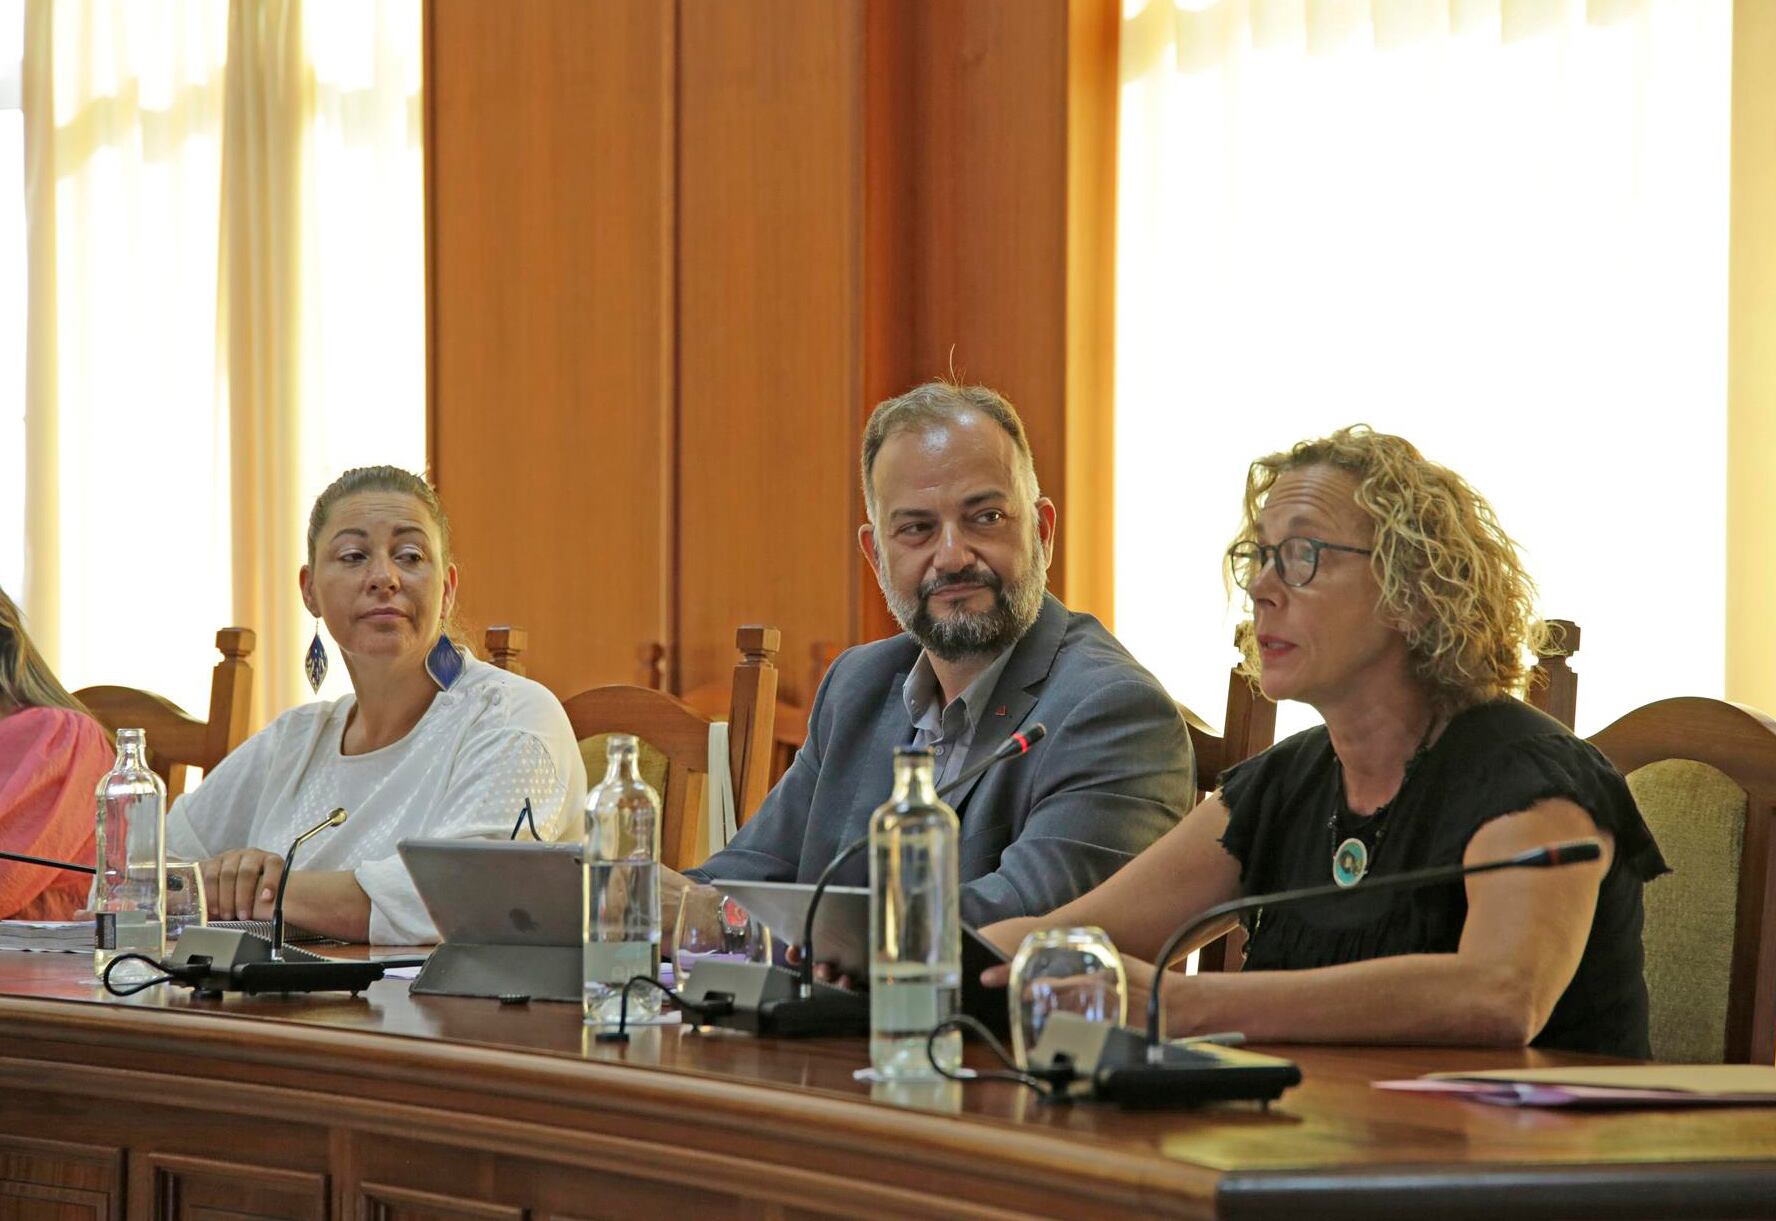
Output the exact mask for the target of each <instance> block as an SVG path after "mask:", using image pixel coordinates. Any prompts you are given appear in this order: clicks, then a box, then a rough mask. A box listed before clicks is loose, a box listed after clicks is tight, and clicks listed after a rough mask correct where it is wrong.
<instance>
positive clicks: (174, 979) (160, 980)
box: [99, 953, 209, 996]
mask: <svg viewBox="0 0 1776 1221" xmlns="http://www.w3.org/2000/svg"><path fill="white" fill-rule="evenodd" d="M120 962H145V963H147V964H148V965H149V966H151V967H153V968H154V969H155V970H156V971H159V972H161V974H159V975H156V976H154V977H153V978H152V979H144V980H139V981H137V982H136V983H133V984H129V985H127V986H122V987H120V986H118V985H116V984H114V983H112V982H111V972H112V970H113V969H114V968H115V967H116V966H117V964H118V963H120ZM208 970H209V964H208V963H207V962H201V963H193V964H190V965H188V966H182V967H170V966H168V965H167V964H166V963H164V962H161V961H160V960H159V959H157V958H150V957H148V955H146V954H135V953H129V954H119V955H118V956H117V957H115V958H113V959H112V960H111V961H110V962H108V963H106V964H105V969H104V971H102V972H101V973H100V975H99V982H100V983H101V984H104V985H105V991H107V992H109V993H110V994H111V995H112V996H134V995H135V994H136V993H138V992H146V991H147V990H148V989H149V988H152V987H154V986H156V985H157V984H195V983H196V982H197V981H198V980H200V979H202V978H203V977H204V973H205V972H206V971H208Z"/></svg>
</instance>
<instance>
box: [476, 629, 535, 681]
mask: <svg viewBox="0 0 1776 1221" xmlns="http://www.w3.org/2000/svg"><path fill="white" fill-rule="evenodd" d="M481 640H482V643H483V644H484V645H485V646H486V648H487V660H489V661H491V662H492V663H493V664H494V665H496V666H498V667H499V668H500V669H502V670H509V671H511V672H512V673H513V674H523V673H525V672H526V671H525V669H524V662H523V660H522V658H523V656H524V651H525V650H526V649H528V648H530V633H529V632H527V631H525V630H524V629H523V628H521V627H512V626H511V625H510V624H505V623H502V624H499V625H497V626H495V627H490V628H488V629H487V632H486V634H485V635H484V636H482V638H481Z"/></svg>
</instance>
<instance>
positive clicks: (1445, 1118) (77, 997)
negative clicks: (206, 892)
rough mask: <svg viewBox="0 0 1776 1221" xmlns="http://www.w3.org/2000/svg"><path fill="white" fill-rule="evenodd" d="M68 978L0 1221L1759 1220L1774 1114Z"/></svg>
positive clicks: (12, 991)
mask: <svg viewBox="0 0 1776 1221" xmlns="http://www.w3.org/2000/svg"><path fill="white" fill-rule="evenodd" d="M89 972H90V964H88V963H86V962H85V961H83V960H81V959H78V958H75V957H73V956H57V955H31V954H4V955H0V1211H4V1210H5V1208H6V1204H5V1201H6V1200H8V1199H9V1198H10V1197H20V1196H23V1197H24V1198H30V1199H38V1198H41V1194H40V1193H41V1192H42V1191H46V1190H49V1191H55V1190H60V1188H59V1187H56V1186H55V1184H57V1183H63V1182H74V1181H79V1182H81V1183H91V1182H96V1181H98V1180H103V1179H105V1177H106V1175H107V1174H109V1175H110V1178H111V1180H112V1181H114V1182H113V1185H114V1187H115V1189H116V1193H117V1194H116V1195H115V1197H106V1196H105V1192H104V1191H102V1190H99V1189H98V1188H92V1189H90V1191H89V1188H88V1187H81V1188H80V1189H79V1190H80V1191H88V1192H89V1196H90V1198H91V1199H94V1200H98V1199H101V1198H107V1199H112V1200H113V1202H115V1201H116V1200H123V1199H125V1198H126V1194H125V1192H124V1186H123V1185H124V1183H125V1182H126V1181H127V1184H128V1191H127V1201H128V1213H129V1215H131V1216H157V1215H172V1214H173V1213H174V1212H181V1211H184V1210H187V1209H188V1208H190V1207H192V1206H194V1204H195V1202H197V1201H200V1200H209V1199H211V1198H221V1196H218V1195H217V1194H216V1193H221V1195H226V1194H227V1192H228V1191H231V1190H235V1189H237V1188H238V1189H242V1190H244V1189H245V1188H246V1187H248V1186H250V1187H251V1188H252V1191H253V1192H255V1193H261V1194H260V1195H254V1196H253V1197H252V1198H254V1199H261V1197H262V1203H263V1205H264V1207H263V1209H258V1208H255V1209H248V1210H246V1211H249V1212H253V1211H260V1212H261V1213H262V1215H268V1216H269V1215H276V1216H290V1215H317V1216H327V1217H340V1218H345V1217H348V1216H349V1217H359V1216H363V1217H396V1216H405V1215H410V1214H412V1213H414V1212H423V1213H425V1214H427V1215H463V1216H513V1217H530V1216H535V1217H539V1218H540V1217H545V1216H562V1217H567V1216H593V1215H612V1214H617V1213H629V1214H631V1215H634V1210H638V1209H641V1208H651V1207H673V1208H679V1209H682V1208H684V1207H685V1206H686V1205H687V1204H689V1205H692V1206H698V1207H705V1208H722V1209H729V1210H736V1211H737V1212H738V1213H739V1214H740V1215H744V1216H753V1215H760V1214H762V1213H773V1212H777V1211H778V1210H781V1209H787V1210H789V1211H791V1212H795V1213H798V1214H799V1213H802V1212H807V1213H813V1214H825V1215H831V1214H856V1213H859V1212H873V1213H894V1214H922V1215H950V1216H1003V1215H1010V1214H1028V1215H1048V1216H1056V1215H1088V1214H1097V1213H1102V1212H1105V1211H1107V1210H1112V1209H1115V1210H1125V1211H1136V1210H1138V1211H1140V1212H1144V1213H1166V1214H1173V1215H1186V1216H1205V1217H1206V1216H1215V1215H1240V1216H1289V1215H1300V1213H1301V1212H1302V1210H1303V1208H1304V1204H1303V1200H1304V1199H1311V1200H1312V1201H1313V1202H1314V1203H1313V1207H1314V1208H1316V1209H1320V1210H1328V1209H1331V1210H1336V1209H1337V1208H1338V1206H1339V1205H1340V1202H1342V1203H1344V1204H1350V1205H1352V1206H1353V1208H1354V1207H1355V1206H1356V1205H1357V1204H1358V1203H1361V1204H1362V1208H1361V1209H1358V1210H1357V1211H1353V1212H1350V1213H1348V1214H1347V1215H1358V1212H1361V1211H1369V1212H1373V1211H1374V1210H1376V1209H1378V1208H1381V1207H1384V1206H1385V1207H1410V1208H1411V1210H1412V1211H1414V1212H1421V1213H1422V1212H1428V1211H1431V1210H1433V1208H1434V1210H1435V1211H1436V1212H1437V1213H1438V1214H1439V1215H1444V1216H1461V1215H1473V1216H1487V1217H1489V1218H1490V1219H1492V1221H1496V1216H1497V1215H1498V1212H1499V1210H1500V1208H1502V1207H1504V1206H1506V1205H1507V1204H1508V1205H1509V1207H1510V1208H1511V1210H1512V1215H1513V1217H1514V1218H1515V1217H1517V1216H1559V1215H1573V1214H1574V1213H1575V1211H1577V1212H1591V1211H1592V1208H1591V1205H1593V1204H1601V1203H1603V1202H1604V1201H1606V1200H1607V1201H1609V1205H1608V1207H1607V1209H1606V1210H1604V1212H1605V1213H1606V1215H1608V1216H1610V1217H1612V1218H1629V1217H1635V1216H1656V1215H1660V1214H1661V1212H1664V1213H1669V1212H1670V1211H1672V1207H1673V1202H1674V1201H1679V1200H1681V1202H1682V1203H1681V1207H1682V1208H1684V1209H1686V1210H1687V1211H1689V1212H1691V1213H1692V1214H1694V1215H1700V1214H1703V1213H1706V1214H1708V1215H1745V1216H1750V1215H1758V1210H1759V1209H1763V1210H1767V1208H1768V1205H1769V1202H1770V1201H1771V1200H1776V1123H1772V1122H1771V1115H1770V1113H1769V1112H1768V1111H1764V1112H1758V1111H1755V1110H1740V1109H1731V1110H1720V1111H1708V1112H1700V1111H1698V1112H1685V1113H1682V1114H1667V1113H1644V1112H1636V1113H1614V1114H1607V1115H1575V1114H1566V1113H1548V1112H1543V1113H1528V1112H1523V1111H1514V1110H1505V1109H1499V1108H1492V1107H1486V1106H1480V1105H1476V1104H1472V1103H1464V1102H1460V1101H1453V1100H1449V1099H1441V1098H1421V1097H1416V1096H1403V1095H1399V1094H1389V1093H1385V1092H1383V1091H1377V1090H1374V1089H1372V1088H1371V1086H1370V1082H1372V1081H1374V1080H1378V1079H1388V1078H1398V1077H1404V1076H1412V1075H1416V1074H1419V1073H1423V1072H1431V1071H1446V1070H1455V1069H1479V1068H1489V1067H1490V1068H1509V1067H1520V1066H1527V1065H1556V1064H1561V1063H1571V1062H1574V1061H1575V1060H1576V1059H1577V1058H1575V1057H1559V1056H1548V1055H1543V1054H1541V1053H1536V1052H1522V1051H1491V1052H1485V1051H1481V1052H1476V1051H1458V1050H1450V1049H1430V1048H1410V1049H1377V1048H1279V1049H1266V1050H1273V1051H1276V1052H1277V1053H1278V1054H1282V1055H1286V1056H1288V1057H1289V1058H1290V1059H1292V1060H1294V1061H1296V1062H1297V1063H1298V1064H1299V1065H1300V1066H1301V1068H1302V1072H1303V1075H1304V1081H1303V1083H1302V1085H1301V1086H1299V1087H1297V1088H1296V1089H1294V1090H1291V1091H1290V1092H1289V1093H1288V1094H1286V1095H1285V1096H1284V1097H1283V1099H1282V1100H1281V1101H1280V1102H1278V1103H1276V1104H1274V1105H1273V1106H1272V1107H1271V1108H1270V1109H1269V1110H1268V1111H1260V1110H1259V1109H1257V1108H1255V1107H1251V1106H1245V1105H1233V1106H1223V1107H1214V1108H1208V1109H1205V1110H1202V1111H1198V1112H1171V1113H1161V1114H1141V1113H1128V1112H1121V1111H1116V1110H1112V1109H1109V1108H1102V1107H1096V1106H1091V1105H1087V1104H1076V1105H1073V1106H1054V1105H1047V1104H1044V1103H1042V1102H1040V1101H1039V1100H1038V1099H1037V1098H1036V1097H1035V1096H1034V1095H1032V1094H1031V1093H1030V1092H1029V1091H1027V1090H1023V1089H1021V1088H1018V1087H1016V1086H1012V1085H1007V1084H999V1083H991V1084H985V1083H983V1084H978V1085H973V1086H968V1087H966V1088H965V1087H961V1086H933V1087H915V1088H907V1089H903V1090H899V1091H893V1092H890V1091H888V1090H886V1089H884V1087H880V1086H878V1087H875V1089H874V1091H873V1092H872V1088H871V1087H870V1086H868V1085H865V1084H861V1083H858V1082H857V1081H855V1080H853V1078H852V1072H853V1070H855V1069H856V1068H858V1067H860V1066H861V1065H862V1064H864V1063H865V1061H866V1059H867V1052H866V1049H865V1047H864V1044H863V1042H862V1041H861V1040H815V1041H807V1042H801V1041H797V1042H773V1041H767V1040H757V1039H753V1038H749V1037H746V1036H743V1035H737V1034H731V1033H719V1032H717V1033H699V1032H697V1031H695V1030H692V1029H688V1028H684V1027H676V1026H668V1027H648V1028H644V1029H640V1030H637V1031H636V1032H635V1037H634V1039H633V1040H632V1042H631V1043H630V1044H628V1045H627V1046H614V1045H608V1044H598V1043H596V1042H594V1041H593V1040H592V1039H591V1038H590V1035H589V1032H588V1031H587V1030H586V1029H585V1028H584V1027H583V1026H582V1025H581V1024H580V1022H579V1021H578V1016H577V1013H575V1011H574V1010H573V1009H572V1007H571V1006H561V1005H519V1006H502V1005H500V1004H498V1003H497V1002H493V1001H482V1000H468V999H459V998H443V997H414V996H411V995H409V994H408V992H407V989H406V983H405V981H400V980H384V981H381V982H379V983H377V984H374V985H372V987H371V988H370V989H369V990H368V991H367V992H366V993H365V996H364V998H363V999H361V1000H356V1001H354V1000H350V999H347V998H344V997H338V998H335V997H318V996H317V997H307V998H302V997H292V998H280V997H256V998H245V997H237V996H230V997H227V998H224V999H221V1000H207V1001H206V1000H202V999H197V998H193V997H191V996H189V995H188V994H186V993H184V992H173V991H170V990H162V989H156V990H154V991H153V992H150V993H146V994H144V995H143V996H142V997H138V998H134V999H133V1000H131V1001H114V1000H111V999H109V998H105V997H103V996H102V994H101V993H100V991H99V989H98V988H97V987H96V985H94V984H93V983H92V981H91V980H90V978H88V975H89ZM969 1061H970V1063H978V1064H979V1065H980V1066H981V1067H986V1066H987V1064H986V1060H985V1058H981V1059H978V1060H977V1058H976V1056H975V1054H974V1053H973V1050H972V1049H971V1055H970V1057H969ZM33 1142H35V1143H34V1144H33ZM107 1166H110V1167H112V1169H111V1170H106V1169H105V1168H106V1167H107ZM46 1184H47V1186H46ZM317 1184H319V1186H317ZM94 1191H96V1192H97V1194H96V1195H92V1194H91V1192H94ZM34 1193H36V1194H34ZM82 1198H83V1199H86V1198H88V1197H87V1196H83V1197H82ZM243 1198H244V1197H243ZM317 1202H318V1203H317ZM1482 1202H1484V1205H1483V1206H1482ZM1661 1202H1663V1203H1661ZM298 1203H300V1207H298V1206H297V1205H298ZM175 1205H176V1206H177V1207H175ZM311 1206H313V1207H311ZM95 1207H97V1206H95ZM316 1209H318V1211H316ZM488 1210H492V1211H488ZM70 1215H71V1214H70ZM93 1215H95V1216H98V1215H112V1214H110V1213H109V1212H107V1211H106V1208H105V1207H97V1211H95V1212H94V1213H93ZM117 1215H121V1214H117ZM1328 1215H1331V1214H1328Z"/></svg>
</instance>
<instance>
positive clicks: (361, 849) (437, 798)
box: [167, 466, 586, 944]
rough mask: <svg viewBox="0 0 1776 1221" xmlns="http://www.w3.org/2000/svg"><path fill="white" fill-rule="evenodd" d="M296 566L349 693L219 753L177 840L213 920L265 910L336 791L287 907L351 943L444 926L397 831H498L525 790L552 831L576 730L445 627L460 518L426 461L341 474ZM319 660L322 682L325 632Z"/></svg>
mask: <svg viewBox="0 0 1776 1221" xmlns="http://www.w3.org/2000/svg"><path fill="white" fill-rule="evenodd" d="M300 579H301V583H302V601H303V604H304V605H305V606H307V607H308V610H309V613H310V614H312V615H314V616H316V617H317V618H318V619H325V620H326V621H327V631H328V632H329V633H330V634H331V635H332V637H333V639H334V641H335V642H336V643H337V644H338V646H339V650H340V652H341V653H342V654H343V655H344V658H345V667H346V670H347V671H348V672H349V673H350V674H351V681H352V690H353V692H354V694H352V695H348V696H345V697H343V698H341V699H339V700H336V701H334V702H333V703H315V704H307V705H304V706H302V707H299V708H294V709H292V710H290V711H289V712H286V713H285V714H284V715H282V716H280V717H279V718H278V719H277V720H276V721H275V722H273V723H272V724H271V725H270V726H269V727H267V728H266V729H265V730H263V731H261V732H260V733H257V734H255V735H254V736H253V737H252V738H250V739H248V740H247V741H246V742H245V743H243V744H242V745H241V747H240V748H239V749H238V750H236V751H235V752H234V753H233V754H231V755H229V756H228V757H227V758H226V759H224V760H223V761H222V762H221V764H220V765H219V766H218V767H217V768H216V770H215V772H214V773H213V774H211V775H210V776H207V777H205V779H204V783H203V784H202V785H201V786H200V787H199V788H198V789H196V790H195V791H194V792H192V793H190V794H188V795H187V796H185V797H182V798H180V799H179V801H178V802H176V803H175V804H174V806H173V808H172V810H171V811H170V812H169V813H168V815H167V852H168V855H169V856H179V857H184V858H185V859H188V860H201V861H202V862H203V876H204V885H205V889H206V893H207V894H208V896H209V903H210V914H211V915H212V916H213V917H214V918H216V919H223V920H229V919H255V920H265V919H269V918H270V917H271V906H272V900H273V897H274V895H275V894H276V891H277V883H278V878H279V876H280V875H281V874H282V872H283V855H284V853H285V852H286V851H287V850H288V848H289V846H290V843H291V841H292V840H294V839H295V837H296V836H297V835H298V834H299V833H301V832H302V831H304V830H306V829H307V828H309V827H312V826H314V825H315V823H317V822H319V821H321V820H322V819H324V818H325V817H326V816H327V814H328V812H329V811H331V810H333V809H335V808H336V807H341V806H342V807H344V808H345V810H346V811H347V813H348V818H347V821H346V822H345V823H344V825H342V826H339V827H335V828H333V829H330V830H327V831H323V832H321V833H320V834H319V835H318V836H316V837H315V838H314V839H312V840H310V841H309V842H308V843H307V844H305V845H303V847H302V849H301V850H300V851H299V853H298V856H297V867H296V869H295V870H294V871H293V872H292V873H291V876H290V880H289V883H288V886H287V893H286V895H285V898H284V915H285V919H286V920H287V921H288V922H289V923H290V924H292V925H299V926H301V927H304V928H309V929H313V930H315V931H316V932H321V933H326V934H328V935H330V936H334V937H339V938H342V939H344V940H347V941H365V940H369V941H373V942H380V943H384V944H415V943H422V942H427V941H433V940H436V936H437V934H436V931H435V930H434V928H433V926H432V921H431V918H430V917H429V916H428V915H427V914H426V910H425V907H424V905H423V904H422V903H421V902H420V899H419V896H418V894H417V892H416V891H415V890H414V887H413V883H412V880H411V879H410V878H409V877H408V876H407V870H406V868H405V866H404V865H403V864H402V863H401V859H400V857H399V856H398V855H397V853H396V850H395V845H396V844H397V843H399V842H400V841H401V840H403V839H411V838H418V837H425V838H446V837H448V838H475V837H487V838H500V839H504V838H506V837H507V836H508V835H509V834H511V830H512V827H513V825H514V824H515V822H516V820H517V819H518V817H519V814H520V812H521V811H522V810H523V809H524V807H525V805H526V803H529V805H530V809H531V813H532V816H533V818H534V820H535V824H536V830H537V832H538V833H539V834H540V835H541V836H542V837H543V838H545V839H549V838H553V836H554V833H555V831H556V829H557V828H559V827H561V826H563V825H564V821H563V820H565V819H566V818H569V817H573V816H577V815H578V813H579V810H580V807H581V805H582V804H583V803H584V801H585V796H586V769H585V765H584V764H583V763H582V762H581V760H580V752H579V747H578V745H577V744H576V743H575V741H574V736H573V730H572V729H571V728H570V727H569V725H568V722H567V716H566V714H565V713H564V712H562V710H561V705H560V704H559V703H558V702H557V701H556V699H555V697H554V696H552V695H551V694H550V693H549V692H548V690H547V689H545V688H544V687H542V686H541V685H539V684H537V683H534V682H531V681H530V680H529V679H525V678H520V677H518V676H517V675H515V674H509V673H507V672H506V671H504V670H500V669H497V668H495V667H493V666H490V665H487V664H485V663H483V662H480V661H477V660H476V659H475V658H474V657H472V656H469V655H468V654H467V652H466V651H464V650H462V649H460V648H458V647H457V646H456V645H454V644H452V643H451V641H450V639H449V637H448V636H446V635H445V634H444V631H443V629H444V625H445V624H446V623H448V622H449V619H450V614H451V611H452V610H453V609H454V608H455V605H456V583H457V577H456V565H455V564H453V563H451V562H450V526H449V522H448V520H447V519H446V518H445V516H444V511H443V508H442V506H441V505H440V504H439V503H438V497H437V493H435V492H434V491H433V490H432V488H431V487H430V486H429V485H428V484H427V483H426V482H425V481H424V480H423V479H420V478H419V477H418V476H416V475H412V474H409V473H408V472H406V471H403V470H398V469H396V468H394V467H388V466H376V467H364V468H361V469H358V470H351V471H347V472H346V473H345V474H343V475H341V476H340V477H339V478H338V479H337V480H335V481H334V482H333V484H332V486H331V487H329V488H328V489H327V490H326V491H325V492H322V493H321V495H320V498H319V499H318V500H316V501H315V506H314V511H313V513H311V514H310V516H309V522H308V563H307V564H305V565H304V566H303V568H302V571H301V577H300ZM310 662H311V668H310V675H309V677H310V681H311V682H312V683H314V685H315V686H316V687H319V685H320V679H319V678H318V677H317V675H316V670H317V669H318V670H322V671H324V669H325V665H326V662H325V654H324V653H323V652H321V651H320V646H319V640H318V634H317V641H316V644H315V645H314V646H312V647H311V652H310Z"/></svg>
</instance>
